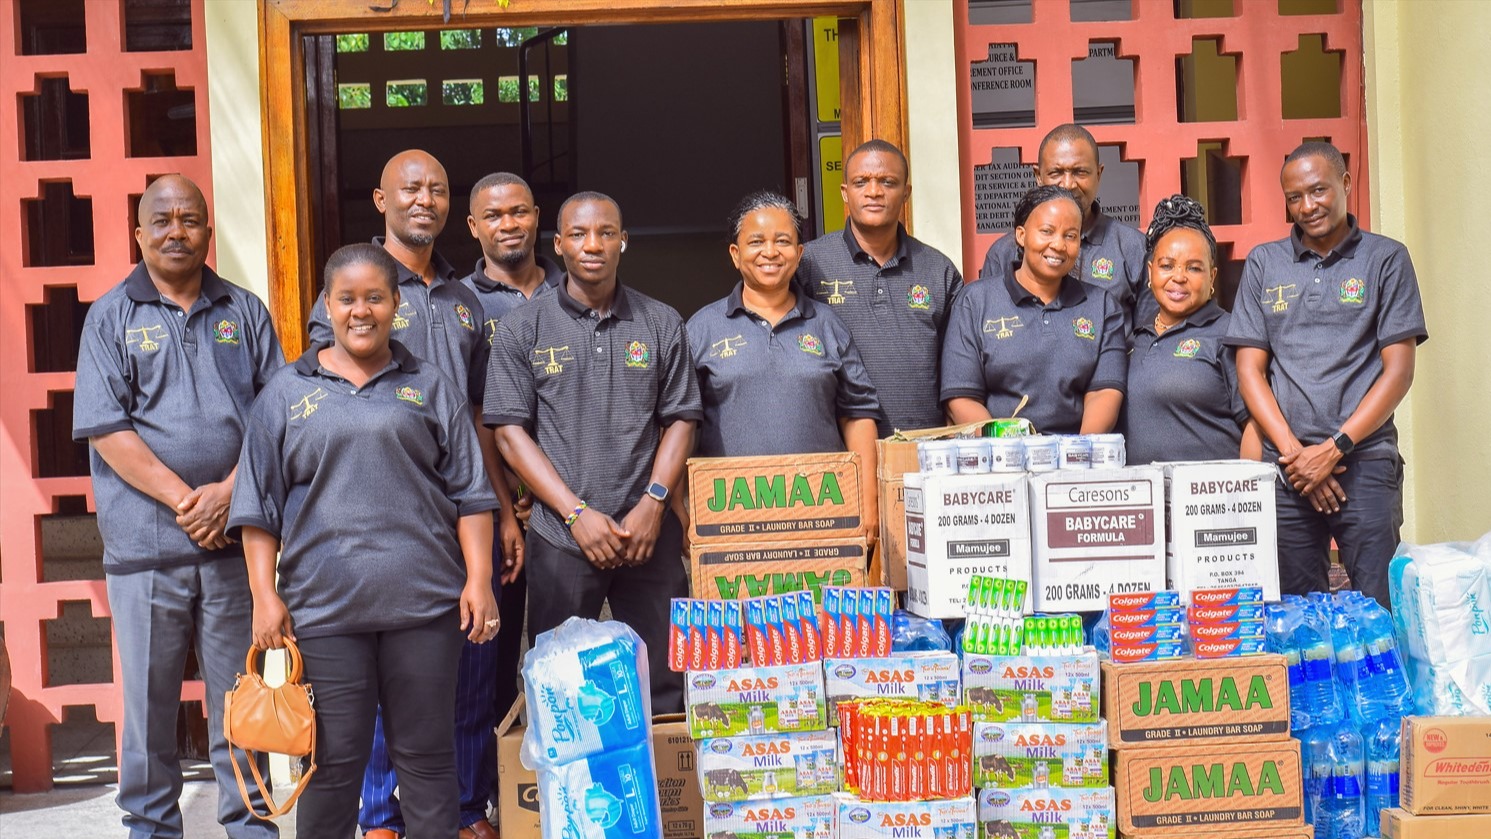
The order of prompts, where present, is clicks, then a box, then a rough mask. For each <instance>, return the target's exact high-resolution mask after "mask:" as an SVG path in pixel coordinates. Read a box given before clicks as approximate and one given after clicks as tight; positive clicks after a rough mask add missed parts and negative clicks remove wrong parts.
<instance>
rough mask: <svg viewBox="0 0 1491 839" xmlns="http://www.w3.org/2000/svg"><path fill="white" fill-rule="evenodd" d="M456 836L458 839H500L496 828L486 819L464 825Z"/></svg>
mask: <svg viewBox="0 0 1491 839" xmlns="http://www.w3.org/2000/svg"><path fill="white" fill-rule="evenodd" d="M457 835H458V836H459V837H460V839H500V835H499V834H498V833H497V828H495V827H493V826H492V823H491V822H489V821H487V820H486V819H482V820H481V821H477V822H472V823H471V824H468V825H466V826H465V827H463V828H461V832H460V833H459V834H457Z"/></svg>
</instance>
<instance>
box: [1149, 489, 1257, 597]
mask: <svg viewBox="0 0 1491 839" xmlns="http://www.w3.org/2000/svg"><path fill="white" fill-rule="evenodd" d="M1160 466H1161V467H1162V468H1163V469H1164V470H1165V498H1166V502H1167V504H1168V518H1167V521H1168V522H1169V525H1170V527H1169V540H1168V543H1167V559H1166V564H1167V566H1168V567H1167V573H1168V574H1169V577H1170V588H1172V589H1175V590H1176V591H1179V592H1180V593H1181V594H1182V595H1187V594H1190V593H1191V591H1192V590H1194V589H1198V588H1237V587H1238V586H1262V587H1263V599H1264V600H1267V601H1275V600H1278V599H1279V530H1278V521H1277V519H1276V518H1275V505H1274V480H1275V478H1276V477H1277V475H1278V469H1277V467H1275V466H1274V465H1273V464H1271V463H1259V462H1258V461H1255V460H1214V461H1197V462H1188V463H1162V464H1160Z"/></svg>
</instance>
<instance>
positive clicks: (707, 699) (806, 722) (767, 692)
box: [685, 662, 828, 740]
mask: <svg viewBox="0 0 1491 839" xmlns="http://www.w3.org/2000/svg"><path fill="white" fill-rule="evenodd" d="M685 688H686V697H685V704H686V706H687V708H686V710H687V711H688V718H689V733H690V734H692V735H693V737H694V739H696V740H703V739H707V738H710V737H733V736H737V735H741V734H776V733H781V732H784V731H821V730H822V729H823V728H824V726H825V724H826V723H827V720H828V710H827V708H826V706H825V704H824V701H823V696H824V693H823V668H822V666H821V665H819V664H818V663H816V662H813V663H810V664H782V665H777V666H775V667H740V668H736V669H734V670H720V671H715V672H710V671H701V672H691V673H689V674H688V677H687V679H686V680H685Z"/></svg>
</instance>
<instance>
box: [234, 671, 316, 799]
mask: <svg viewBox="0 0 1491 839" xmlns="http://www.w3.org/2000/svg"><path fill="white" fill-rule="evenodd" d="M232 705H233V693H232V692H231V691H229V693H228V695H227V697H226V699H225V701H224V703H223V716H224V717H227V715H228V711H229V710H230V709H231V708H232ZM317 728H318V726H316V725H312V726H311V752H310V755H311V766H310V768H309V769H307V770H306V771H305V772H304V773H303V774H302V775H301V776H300V781H299V782H298V783H296V784H295V789H294V791H293V792H291V793H290V797H289V798H286V799H285V800H284V801H282V802H280V803H279V804H275V803H274V794H273V792H272V791H271V787H270V785H268V784H265V783H264V776H263V775H262V774H261V773H260V772H259V762H258V761H257V760H254V752H253V751H251V750H249V749H240V750H239V751H242V752H243V756H244V758H245V759H247V760H248V765H249V771H250V772H251V773H253V776H254V784H255V785H256V786H257V787H258V788H259V795H260V796H262V797H263V798H264V803H265V807H266V808H267V810H268V812H267V813H260V812H259V810H258V808H256V807H255V806H254V802H253V799H252V798H250V796H249V791H248V785H247V784H245V783H244V780H243V770H241V769H239V768H238V755H237V753H236V752H235V751H234V746H233V744H232V743H231V742H230V743H228V759H229V760H230V761H232V763H233V778H234V779H235V780H237V781H238V794H239V795H241V796H243V806H245V807H247V808H248V811H249V812H250V813H253V814H254V817H255V818H258V819H262V820H264V821H269V820H270V819H275V818H279V817H280V816H283V815H285V814H286V813H288V812H290V810H292V809H294V807H295V801H296V800H297V799H299V798H300V794H301V793H302V792H305V787H306V784H308V783H310V780H311V776H312V775H314V774H316V729H317Z"/></svg>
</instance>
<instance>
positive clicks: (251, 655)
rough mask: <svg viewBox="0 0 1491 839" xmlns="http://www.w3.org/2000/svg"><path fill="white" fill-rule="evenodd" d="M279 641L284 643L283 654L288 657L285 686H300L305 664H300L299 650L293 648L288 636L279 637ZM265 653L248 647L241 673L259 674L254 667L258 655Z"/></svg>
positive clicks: (253, 646) (292, 642) (253, 647)
mask: <svg viewBox="0 0 1491 839" xmlns="http://www.w3.org/2000/svg"><path fill="white" fill-rule="evenodd" d="M280 640H281V641H283V642H284V643H285V654H286V655H288V656H289V657H290V673H289V675H287V676H285V684H287V685H297V684H300V677H301V676H302V675H304V674H305V663H304V662H302V661H301V659H300V648H299V647H297V646H295V642H294V641H292V640H290V636H288V635H282V636H280ZM266 652H268V650H262V649H260V648H259V647H258V646H255V645H250V646H249V649H248V658H247V659H245V660H244V662H243V672H245V673H257V672H259V669H258V667H257V666H256V665H257V664H258V658H259V655H260V653H266Z"/></svg>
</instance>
